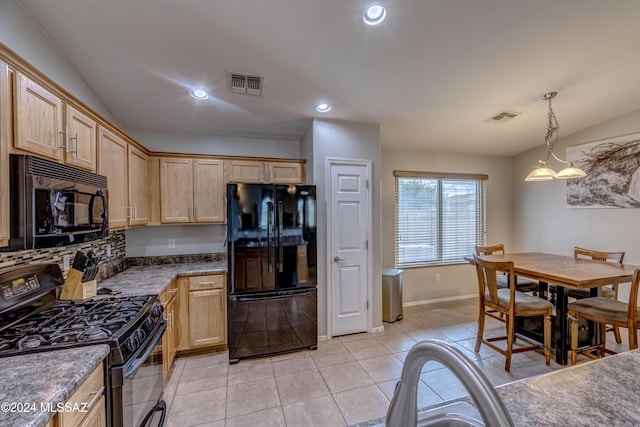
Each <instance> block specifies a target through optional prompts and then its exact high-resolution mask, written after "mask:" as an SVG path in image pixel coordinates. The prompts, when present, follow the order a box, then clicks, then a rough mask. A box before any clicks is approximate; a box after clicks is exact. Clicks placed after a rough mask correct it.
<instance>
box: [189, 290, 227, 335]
mask: <svg viewBox="0 0 640 427" xmlns="http://www.w3.org/2000/svg"><path fill="white" fill-rule="evenodd" d="M225 324H226V297H225V292H224V290H223V289H208V290H203V291H189V345H190V347H201V346H205V345H213V344H223V343H224V342H225V333H226V328H225Z"/></svg>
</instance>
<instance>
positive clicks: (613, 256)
mask: <svg viewBox="0 0 640 427" xmlns="http://www.w3.org/2000/svg"><path fill="white" fill-rule="evenodd" d="M624 254H625V253H624V252H604V251H595V250H593V249H585V248H579V247H577V246H576V247H574V248H573V258H574V259H590V260H592V261H599V262H616V263H618V264H622V262H623V261H624Z"/></svg>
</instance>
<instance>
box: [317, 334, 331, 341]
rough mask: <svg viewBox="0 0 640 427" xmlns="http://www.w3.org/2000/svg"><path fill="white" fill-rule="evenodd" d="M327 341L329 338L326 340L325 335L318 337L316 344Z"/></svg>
mask: <svg viewBox="0 0 640 427" xmlns="http://www.w3.org/2000/svg"><path fill="white" fill-rule="evenodd" d="M328 339H329V338H327V336H326V335H318V342H320V341H326V340H328Z"/></svg>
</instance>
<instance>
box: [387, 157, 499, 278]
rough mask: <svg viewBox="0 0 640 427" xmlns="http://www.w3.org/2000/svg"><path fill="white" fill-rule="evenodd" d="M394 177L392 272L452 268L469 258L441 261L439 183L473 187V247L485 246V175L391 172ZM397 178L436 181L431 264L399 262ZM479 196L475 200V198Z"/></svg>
mask: <svg viewBox="0 0 640 427" xmlns="http://www.w3.org/2000/svg"><path fill="white" fill-rule="evenodd" d="M393 175H394V183H395V190H394V193H395V194H394V260H395V265H396V268H421V267H433V266H443V265H454V264H462V263H466V262H467V261H466V260H464V256H466V255H471V253H469V254H461V255H460V257H459V258H457V257H455V258H451V259H443V251H444V248H445V247H446V241H445V240H444V239H443V237H442V235H443V234H444V230H445V227H444V226H443V221H442V218H443V205H444V203H443V192H442V183H443V181H456V180H459V181H465V182H473V183H475V185H476V193H475V194H476V204H475V206H476V220H475V229H476V231H475V245H485V244H486V239H487V208H486V202H487V192H486V181H487V180H488V179H489V176H488V175H486V174H463V173H443V172H415V171H400V170H396V171H393ZM400 178H409V179H426V180H437V188H438V191H437V193H436V194H437V196H436V199H437V200H436V205H437V206H436V209H437V212H438V223H437V231H436V232H437V236H438V237H437V242H438V243H437V247H436V248H435V249H436V251H437V254H436V260H435V261H427V260H420V261H406V260H400V259H399V255H400V254H399V252H400V251H399V248H400V234H399V231H398V230H399V213H400V205H399V199H398V192H399V179H400ZM478 196H479V197H478Z"/></svg>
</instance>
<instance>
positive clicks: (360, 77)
mask: <svg viewBox="0 0 640 427" xmlns="http://www.w3.org/2000/svg"><path fill="white" fill-rule="evenodd" d="M21 3H22V4H23V5H24V7H25V9H26V10H27V12H28V13H29V14H30V15H31V16H32V17H33V19H34V20H35V21H37V23H38V24H39V25H40V26H41V28H42V29H43V31H44V32H45V33H46V34H47V35H48V36H49V37H50V39H51V40H52V41H53V43H55V44H56V45H57V46H58V48H59V49H60V51H61V52H62V53H63V54H64V56H65V57H66V58H68V60H69V61H70V62H71V63H72V64H73V66H74V67H76V68H77V69H78V71H79V72H80V74H81V75H82V76H83V77H84V79H85V80H86V82H87V83H88V84H89V85H90V86H91V87H92V88H93V90H94V91H95V92H96V94H97V95H98V96H99V97H100V98H101V99H102V100H103V101H104V103H105V104H106V105H107V107H108V108H109V109H110V111H111V113H112V114H113V115H114V117H115V118H116V119H117V120H118V121H119V122H120V123H121V124H122V125H123V126H124V127H125V128H127V129H144V130H152V131H168V132H188V133H196V134H209V135H223V136H242V137H257V138H266V139H293V140H299V139H300V137H301V136H302V134H303V133H304V131H305V130H306V129H307V126H308V124H309V123H310V120H311V118H312V117H328V118H332V119H344V120H352V121H357V122H365V123H375V124H379V125H380V127H381V140H382V145H383V147H392V146H393V147H399V148H409V149H416V148H420V149H428V150H437V151H454V152H469V153H480V154H487V155H506V156H511V155H514V154H517V153H520V152H523V151H526V150H528V149H530V148H533V147H536V146H539V145H542V144H543V137H544V128H545V127H546V122H547V118H546V113H547V103H546V102H545V101H543V100H541V99H540V96H541V95H542V94H544V93H545V92H548V91H552V90H555V91H558V92H559V94H558V96H557V97H556V98H555V99H554V101H553V107H554V110H555V112H556V115H557V117H558V120H559V122H560V135H561V136H566V135H568V134H570V133H573V132H576V131H579V130H582V129H584V128H587V127H590V126H593V125H595V124H598V123H601V122H603V121H606V120H608V119H611V118H614V117H617V116H619V115H621V114H624V113H627V112H630V111H634V110H638V109H640V54H639V46H640V31H639V30H638V28H640V27H639V21H640V1H638V0H610V1H602V0H535V1H532V0H380V1H379V2H378V4H382V5H384V6H385V7H386V8H387V20H386V21H385V22H384V24H383V25H381V26H378V27H370V26H366V25H364V24H363V23H362V21H361V13H362V11H363V9H364V8H365V6H367V5H369V4H371V1H369V0H268V1H266V0H233V1H228V0H181V1H180V0H108V1H105V0H56V1H51V0H21ZM230 71H233V72H240V73H248V74H258V75H262V76H264V78H265V83H264V94H263V95H262V96H260V97H254V96H247V95H240V94H236V93H232V92H231V91H230V83H229V76H228V73H229V72H230ZM193 87H202V88H205V89H206V90H208V91H209V93H210V95H211V96H210V98H209V99H208V100H206V101H196V100H194V99H192V98H191V97H189V95H188V90H189V89H191V88H193ZM319 101H326V102H329V103H331V104H332V105H333V109H332V111H331V112H329V113H328V114H326V115H321V114H320V113H317V112H315V111H314V109H313V107H314V105H315V104H316V103H318V102H319ZM503 109H506V110H510V111H516V112H519V113H522V115H521V116H519V117H517V118H515V119H513V120H511V121H508V122H506V123H504V124H502V125H494V124H487V123H483V120H485V119H487V118H488V117H490V116H492V115H494V114H495V113H498V112H500V111H501V110H503Z"/></svg>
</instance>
